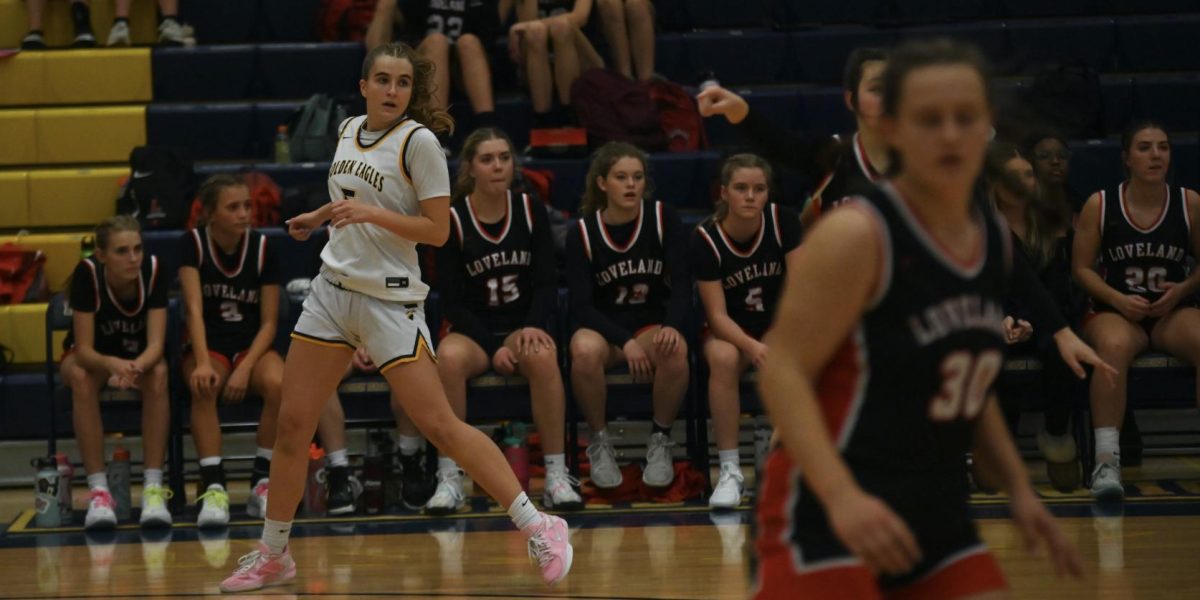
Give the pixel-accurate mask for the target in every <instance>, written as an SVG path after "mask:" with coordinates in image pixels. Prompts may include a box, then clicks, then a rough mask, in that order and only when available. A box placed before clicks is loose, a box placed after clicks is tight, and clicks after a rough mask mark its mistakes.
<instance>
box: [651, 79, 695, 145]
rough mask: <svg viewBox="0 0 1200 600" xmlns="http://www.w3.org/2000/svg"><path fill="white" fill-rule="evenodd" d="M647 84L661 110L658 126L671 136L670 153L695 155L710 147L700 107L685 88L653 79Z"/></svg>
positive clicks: (670, 82)
mask: <svg viewBox="0 0 1200 600" xmlns="http://www.w3.org/2000/svg"><path fill="white" fill-rule="evenodd" d="M644 85H645V86H646V89H647V91H649V92H650V99H651V100H654V105H655V108H657V109H658V123H659V126H660V127H661V128H662V131H663V135H665V136H667V150H670V151H671V152H691V151H695V150H704V149H706V148H708V136H707V135H705V132H704V119H703V118H702V117H701V116H700V108H699V107H697V106H696V100H695V98H692V95H691V94H689V93H687V90H685V89H683V86H681V85H679V84H678V83H675V82H674V81H669V80H666V79H653V80H651V81H648V82H646V83H645V84H644Z"/></svg>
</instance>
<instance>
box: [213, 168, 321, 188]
mask: <svg viewBox="0 0 1200 600" xmlns="http://www.w3.org/2000/svg"><path fill="white" fill-rule="evenodd" d="M251 168H253V169H255V170H258V171H262V172H264V173H266V174H267V175H270V176H271V179H274V180H275V183H278V184H279V185H280V187H284V188H288V187H293V186H297V185H303V184H307V183H313V182H319V181H325V179H326V178H328V177H329V163H327V162H313V163H292V164H282V165H281V164H275V163H240V162H234V163H207V164H202V165H196V175H197V176H199V177H201V178H204V177H207V176H209V175H213V174H216V173H236V172H239V171H243V170H246V169H251Z"/></svg>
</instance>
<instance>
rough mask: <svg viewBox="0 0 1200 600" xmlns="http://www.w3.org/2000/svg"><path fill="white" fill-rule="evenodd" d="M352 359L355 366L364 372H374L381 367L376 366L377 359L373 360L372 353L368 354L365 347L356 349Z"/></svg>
mask: <svg viewBox="0 0 1200 600" xmlns="http://www.w3.org/2000/svg"><path fill="white" fill-rule="evenodd" d="M351 361H352V362H353V363H354V368H355V369H358V370H359V371H360V372H362V373H374V372H375V371H376V370H377V369H378V368H379V367H377V366H375V361H373V360H371V355H370V354H367V350H366V349H365V348H358V349H356V350H355V351H354V358H353V359H351Z"/></svg>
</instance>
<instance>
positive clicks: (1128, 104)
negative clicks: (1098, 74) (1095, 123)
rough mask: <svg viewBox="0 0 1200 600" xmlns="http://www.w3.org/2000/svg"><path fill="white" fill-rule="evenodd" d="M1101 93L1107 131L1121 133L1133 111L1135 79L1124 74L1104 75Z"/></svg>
mask: <svg viewBox="0 0 1200 600" xmlns="http://www.w3.org/2000/svg"><path fill="white" fill-rule="evenodd" d="M1100 95H1101V99H1102V101H1103V104H1104V131H1105V133H1107V134H1109V135H1115V134H1120V133H1121V130H1122V129H1125V124H1126V123H1128V122H1129V115H1130V114H1131V113H1132V112H1133V79H1132V78H1130V77H1123V76H1121V77H1112V76H1108V77H1102V78H1101V79H1100Z"/></svg>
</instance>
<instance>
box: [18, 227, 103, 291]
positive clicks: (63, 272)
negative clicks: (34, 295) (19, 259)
mask: <svg viewBox="0 0 1200 600" xmlns="http://www.w3.org/2000/svg"><path fill="white" fill-rule="evenodd" d="M85 235H91V234H90V233H34V234H29V235H21V236H17V235H3V236H0V244H4V243H6V242H16V243H17V245H19V246H20V247H22V248H28V249H30V250H41V251H42V252H43V253H45V254H46V284H47V285H49V286H50V291H52V292H60V291H62V290H63V289H64V288H65V287H66V284H67V279H69V278H70V277H71V273H72V272H74V271H75V265H77V264H79V242H80V241H81V240H82V239H83V237H84V236H85Z"/></svg>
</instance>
